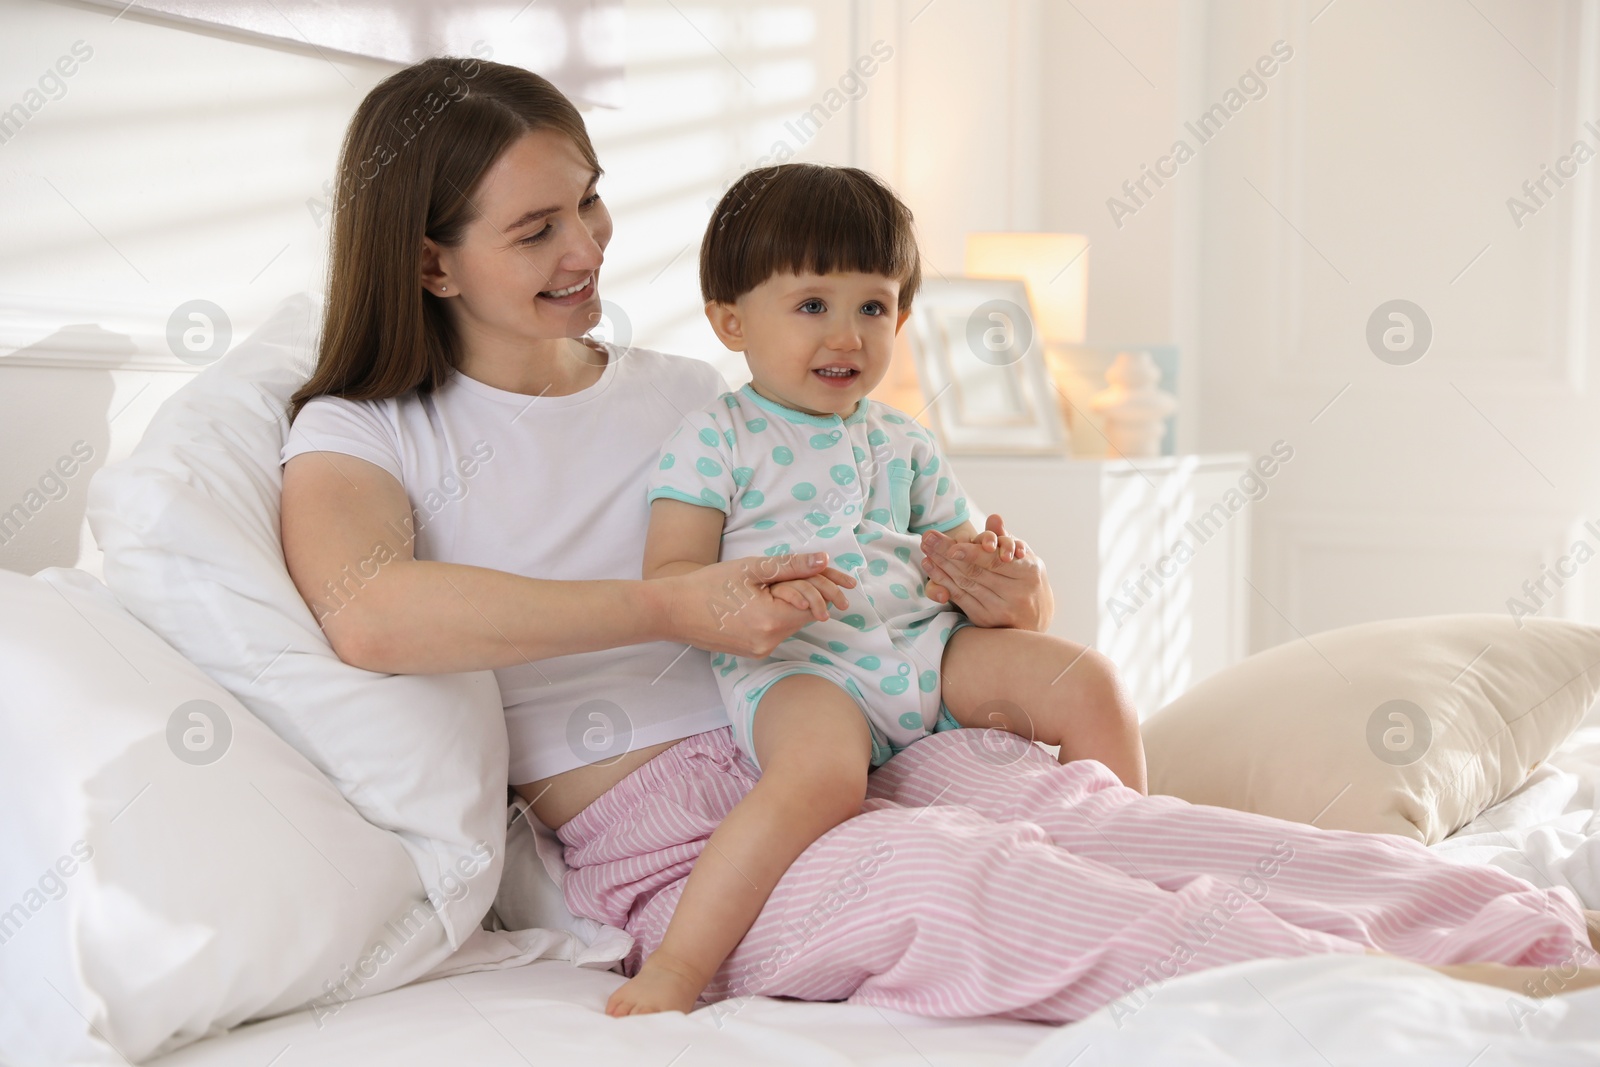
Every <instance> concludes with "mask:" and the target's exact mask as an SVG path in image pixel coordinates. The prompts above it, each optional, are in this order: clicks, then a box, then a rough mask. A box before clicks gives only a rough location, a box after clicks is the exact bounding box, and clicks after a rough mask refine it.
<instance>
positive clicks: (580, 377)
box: [461, 335, 608, 396]
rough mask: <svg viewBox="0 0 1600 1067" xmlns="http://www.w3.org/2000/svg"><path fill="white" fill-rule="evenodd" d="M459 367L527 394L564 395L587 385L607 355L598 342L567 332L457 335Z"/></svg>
mask: <svg viewBox="0 0 1600 1067" xmlns="http://www.w3.org/2000/svg"><path fill="white" fill-rule="evenodd" d="M462 341H463V344H464V347H465V348H466V352H465V354H464V355H463V356H462V359H461V373H462V374H465V375H466V376H467V377H468V378H471V379H473V380H474V381H479V382H482V383H483V384H484V385H488V386H493V387H494V388H496V389H503V390H505V391H506V392H508V393H522V394H525V395H527V396H567V395H570V394H572V393H576V392H580V391H582V390H584V389H587V388H589V386H591V385H593V384H594V383H595V382H597V381H599V380H600V376H601V375H602V374H604V373H605V369H606V362H607V359H608V356H607V354H606V353H605V351H604V350H603V349H601V348H599V347H598V346H591V345H590V344H588V343H586V342H584V341H581V340H578V339H576V338H571V337H556V338H551V339H549V340H544V341H533V342H528V341H522V340H502V339H499V338H491V337H485V336H481V335H480V336H470V335H466V336H463V337H462Z"/></svg>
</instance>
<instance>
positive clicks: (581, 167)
mask: <svg viewBox="0 0 1600 1067" xmlns="http://www.w3.org/2000/svg"><path fill="white" fill-rule="evenodd" d="M599 177H600V176H599V174H598V173H596V172H595V171H594V169H593V168H591V167H590V166H589V164H588V163H586V162H585V161H584V158H583V156H582V154H581V153H580V152H579V151H578V148H577V146H576V145H575V144H573V143H572V140H571V139H570V138H568V137H567V135H566V134H564V133H561V132H559V131H556V130H536V131H534V132H532V133H528V134H524V135H523V136H522V137H520V138H519V139H517V140H516V141H514V142H512V144H511V145H510V146H509V147H508V148H507V149H506V150H505V151H504V152H502V153H501V154H500V158H499V159H497V160H495V162H494V163H493V164H492V165H491V166H490V167H489V169H488V171H486V172H485V173H484V177H483V180H482V182H480V183H479V186H478V190H477V192H476V193H475V194H474V195H473V198H472V200H473V207H474V208H475V209H476V213H475V214H476V217H475V218H474V219H473V220H472V222H471V223H470V224H468V226H467V228H466V233H465V236H464V237H463V239H462V241H461V243H460V244H459V245H457V246H456V247H454V248H444V247H441V246H439V245H436V244H434V243H433V242H432V241H430V240H427V239H426V238H424V245H425V247H426V249H427V251H428V253H429V254H430V255H432V254H436V255H437V264H438V269H437V271H431V270H425V272H424V284H426V285H427V286H428V287H429V289H430V290H431V291H432V293H433V295H434V296H436V297H437V296H443V297H445V298H446V299H448V301H449V303H448V304H447V306H448V307H449V308H450V309H451V313H452V314H454V315H455V316H456V323H457V325H458V326H460V327H463V328H464V330H465V332H466V333H468V334H482V335H489V336H493V337H496V338H498V339H500V340H508V341H523V340H527V341H533V340H551V339H554V338H560V337H580V336H582V335H583V334H584V333H587V332H588V331H589V329H590V328H592V327H593V326H594V324H595V323H597V322H598V321H599V319H600V296H599V286H598V275H599V272H600V264H601V262H602V260H603V259H604V258H605V256H604V253H605V247H606V244H607V243H608V242H610V240H611V215H610V213H609V212H607V211H606V207H605V205H604V204H603V203H601V201H600V195H599V193H597V192H596V191H595V183H596V182H597V181H598V180H599ZM424 261H425V263H431V262H432V260H431V258H429V257H428V256H425V260H424ZM441 285H443V286H446V287H447V291H446V292H445V293H442V294H441V293H440V292H439V287H440V286H441Z"/></svg>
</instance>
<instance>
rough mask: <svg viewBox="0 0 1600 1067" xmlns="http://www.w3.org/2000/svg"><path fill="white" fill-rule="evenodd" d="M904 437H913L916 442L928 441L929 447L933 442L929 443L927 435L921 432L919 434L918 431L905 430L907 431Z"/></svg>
mask: <svg viewBox="0 0 1600 1067" xmlns="http://www.w3.org/2000/svg"><path fill="white" fill-rule="evenodd" d="M906 436H907V437H914V438H916V439H917V440H918V441H928V443H929V444H930V445H931V444H933V442H932V441H929V440H928V435H927V434H925V433H922V432H920V431H918V430H907V431H906Z"/></svg>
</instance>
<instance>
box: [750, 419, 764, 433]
mask: <svg viewBox="0 0 1600 1067" xmlns="http://www.w3.org/2000/svg"><path fill="white" fill-rule="evenodd" d="M744 428H745V429H747V430H749V431H750V432H751V433H760V432H761V431H762V430H765V429H766V428H767V420H766V419H751V420H750V421H749V422H747V423H745V424H744Z"/></svg>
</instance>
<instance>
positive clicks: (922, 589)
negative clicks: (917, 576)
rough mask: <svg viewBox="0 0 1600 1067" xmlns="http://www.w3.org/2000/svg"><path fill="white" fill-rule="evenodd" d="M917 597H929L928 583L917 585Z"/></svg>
mask: <svg viewBox="0 0 1600 1067" xmlns="http://www.w3.org/2000/svg"><path fill="white" fill-rule="evenodd" d="M917 595H918V596H927V595H928V583H927V582H926V581H921V582H918V583H917Z"/></svg>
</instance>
